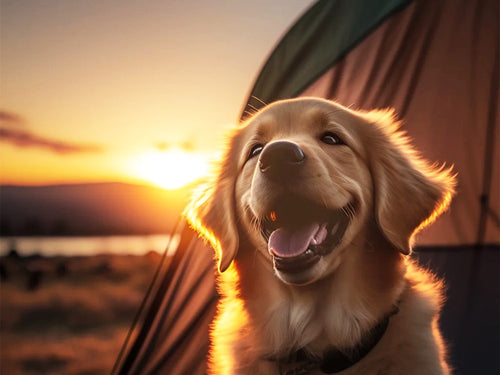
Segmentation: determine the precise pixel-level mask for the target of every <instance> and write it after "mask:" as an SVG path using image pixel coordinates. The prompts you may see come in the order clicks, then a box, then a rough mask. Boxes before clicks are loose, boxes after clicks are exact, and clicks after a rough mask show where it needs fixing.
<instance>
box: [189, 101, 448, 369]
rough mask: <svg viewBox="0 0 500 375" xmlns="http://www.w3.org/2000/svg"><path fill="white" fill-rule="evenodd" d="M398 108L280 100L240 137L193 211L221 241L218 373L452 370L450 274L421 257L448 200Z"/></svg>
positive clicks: (213, 354)
mask: <svg viewBox="0 0 500 375" xmlns="http://www.w3.org/2000/svg"><path fill="white" fill-rule="evenodd" d="M399 126H400V122H398V121H396V119H395V114H394V111H392V110H375V111H369V112H368V111H366V112H364V111H355V110H352V109H349V108H346V107H344V106H342V105H340V104H338V103H335V102H333V101H328V100H323V99H319V98H299V99H290V100H283V101H278V102H275V103H273V104H271V105H268V106H266V107H265V108H264V109H262V110H260V111H259V112H257V113H255V114H254V115H253V116H252V117H251V118H250V119H249V120H247V121H246V122H245V123H244V124H243V125H242V126H240V127H238V128H237V129H235V130H234V132H233V133H232V134H231V135H230V136H229V142H228V147H227V148H226V150H225V153H224V155H223V157H222V160H221V162H220V163H219V164H218V166H217V168H216V171H215V173H214V175H213V179H212V180H211V181H210V182H209V183H208V184H207V186H206V187H205V188H204V189H202V190H201V191H199V192H198V193H197V195H196V196H195V198H194V199H193V201H192V202H191V204H190V205H189V207H188V209H187V211H186V215H187V217H188V220H189V221H190V223H191V225H192V226H193V227H194V228H195V229H196V230H197V231H198V232H199V233H200V235H202V236H203V237H204V238H205V239H207V240H208V241H209V242H210V243H211V245H212V247H213V248H214V249H215V250H216V260H217V264H218V269H219V275H218V276H217V279H218V280H217V288H218V291H219V293H220V295H221V298H220V302H219V306H218V311H217V315H216V317H215V319H214V322H213V325H212V327H211V335H210V338H211V349H210V353H209V359H208V367H209V372H210V373H213V374H266V375H267V374H323V373H339V374H345V375H349V374H357V375H359V374H377V375H382V374H387V375H392V374H405V375H410V374H419V375H421V374H426V375H429V374H448V373H450V369H449V366H448V364H447V360H446V350H445V345H444V343H443V339H442V337H441V334H440V332H439V328H438V316H439V311H440V308H441V305H442V303H443V291H442V289H443V283H442V282H441V281H440V280H439V279H437V278H436V277H435V276H434V275H433V274H431V273H430V272H429V271H427V270H424V269H422V268H420V267H419V266H418V265H417V264H416V262H414V261H413V260H411V259H410V256H409V255H410V253H411V249H412V244H413V242H414V237H415V234H416V233H417V232H418V231H420V230H421V229H422V228H423V227H425V226H426V225H428V224H430V223H431V222H432V221H433V220H434V219H435V218H436V217H437V216H438V215H439V214H441V213H442V212H443V211H445V210H446V209H447V207H448V205H449V203H450V200H451V198H452V196H453V194H454V185H455V175H453V173H452V170H451V168H448V169H445V168H444V167H440V168H437V167H436V166H431V165H430V164H428V163H427V162H426V161H424V160H423V159H422V158H421V157H419V156H418V154H417V153H416V151H415V150H414V149H413V148H412V147H411V146H410V143H409V140H408V138H407V137H406V136H405V135H404V134H403V133H402V132H401V131H399Z"/></svg>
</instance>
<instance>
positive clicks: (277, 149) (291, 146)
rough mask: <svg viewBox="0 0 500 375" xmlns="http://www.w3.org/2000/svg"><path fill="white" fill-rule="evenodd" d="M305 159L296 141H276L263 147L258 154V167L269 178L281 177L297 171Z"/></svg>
mask: <svg viewBox="0 0 500 375" xmlns="http://www.w3.org/2000/svg"><path fill="white" fill-rule="evenodd" d="M305 159H306V156H305V155H304V152H303V151H302V149H301V148H300V147H299V145H297V144H296V143H293V142H289V141H277V142H273V143H269V144H268V145H267V146H266V147H264V150H262V152H261V154H260V156H259V168H260V171H261V172H262V173H264V174H266V176H268V177H269V178H273V179H282V178H287V177H290V176H291V175H293V174H294V173H297V172H298V170H299V168H300V166H301V165H302V164H303V163H304V161H305Z"/></svg>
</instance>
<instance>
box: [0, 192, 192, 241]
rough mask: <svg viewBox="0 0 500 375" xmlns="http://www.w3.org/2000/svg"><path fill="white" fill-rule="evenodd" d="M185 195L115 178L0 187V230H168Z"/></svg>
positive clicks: (85, 232) (5, 233)
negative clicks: (79, 182) (69, 183)
mask: <svg viewBox="0 0 500 375" xmlns="http://www.w3.org/2000/svg"><path fill="white" fill-rule="evenodd" d="M189 195H190V190H189V189H179V190H164V189H161V188H156V187H151V186H142V185H130V184H121V183H99V184H81V185H57V186H1V187H0V235H2V236H8V235H108V234H161V233H169V232H170V230H171V229H172V228H173V226H174V225H175V222H176V220H177V218H178V217H179V215H180V213H181V212H182V210H183V209H184V207H185V205H186V203H187V201H188V198H189Z"/></svg>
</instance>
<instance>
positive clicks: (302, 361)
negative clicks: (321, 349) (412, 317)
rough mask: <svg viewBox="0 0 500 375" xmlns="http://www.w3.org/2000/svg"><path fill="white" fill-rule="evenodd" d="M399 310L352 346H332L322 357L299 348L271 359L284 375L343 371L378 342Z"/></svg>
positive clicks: (387, 316)
mask: <svg viewBox="0 0 500 375" xmlns="http://www.w3.org/2000/svg"><path fill="white" fill-rule="evenodd" d="M398 311H399V309H398V307H396V308H395V309H394V311H393V312H391V313H389V314H387V315H386V316H385V317H384V318H383V319H382V320H381V321H380V322H379V323H378V324H377V325H376V326H375V327H373V328H372V329H371V330H370V331H369V332H368V333H367V334H366V335H365V336H364V337H363V338H362V339H361V341H360V342H359V343H358V344H357V345H356V346H354V347H352V348H346V349H337V348H332V349H330V350H327V351H326V352H325V353H324V354H323V356H322V357H321V358H313V357H311V356H310V355H308V353H307V352H306V351H305V350H304V349H299V350H297V351H296V352H295V353H292V354H291V355H290V356H288V357H286V358H274V359H270V360H272V361H275V362H277V364H278V367H279V369H280V374H282V375H302V374H307V373H309V371H312V370H318V369H319V370H321V371H322V372H324V373H326V374H335V373H337V372H340V371H343V370H345V369H347V368H349V367H351V366H353V365H355V364H356V363H358V362H359V361H361V360H362V359H363V358H364V357H365V356H366V355H367V354H368V353H369V352H370V351H371V350H372V349H373V348H374V347H375V345H377V344H378V342H379V341H380V340H381V339H382V337H383V336H384V333H385V331H386V330H387V326H388V325H389V320H390V318H391V316H392V315H394V314H397V312H398Z"/></svg>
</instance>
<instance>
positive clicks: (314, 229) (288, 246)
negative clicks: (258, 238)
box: [267, 223, 327, 258]
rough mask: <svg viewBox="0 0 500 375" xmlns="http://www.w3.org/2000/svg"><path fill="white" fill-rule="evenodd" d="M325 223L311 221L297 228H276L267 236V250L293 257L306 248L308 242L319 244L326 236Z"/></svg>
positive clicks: (280, 255) (274, 253)
mask: <svg viewBox="0 0 500 375" xmlns="http://www.w3.org/2000/svg"><path fill="white" fill-rule="evenodd" d="M326 234H327V230H326V225H325V224H323V225H320V224H318V223H311V224H307V225H304V226H302V227H299V228H293V230H291V229H290V228H286V227H285V228H278V229H276V230H275V231H274V232H273V233H271V236H270V237H269V242H268V244H267V248H268V251H269V252H270V253H271V254H272V255H277V256H279V257H282V258H286V257H295V256H297V255H300V254H302V253H303V252H305V251H306V250H307V248H308V247H309V244H313V245H316V244H319V243H321V242H323V241H324V239H325V238H326Z"/></svg>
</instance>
